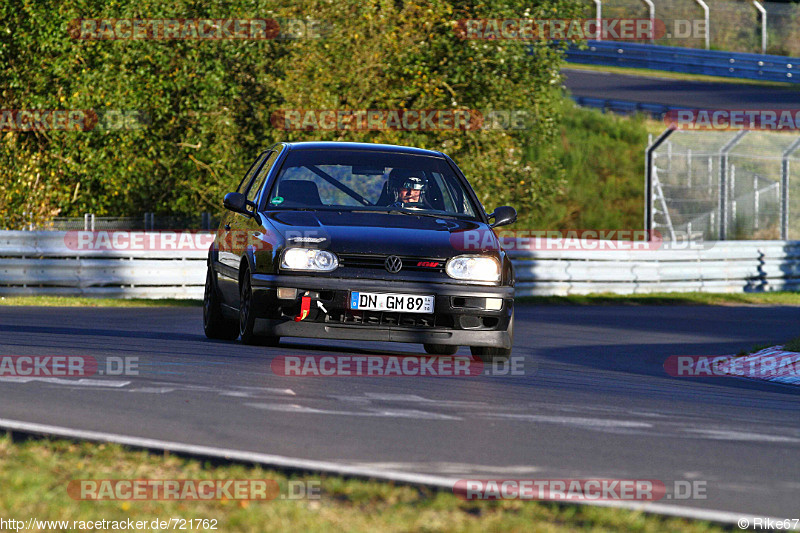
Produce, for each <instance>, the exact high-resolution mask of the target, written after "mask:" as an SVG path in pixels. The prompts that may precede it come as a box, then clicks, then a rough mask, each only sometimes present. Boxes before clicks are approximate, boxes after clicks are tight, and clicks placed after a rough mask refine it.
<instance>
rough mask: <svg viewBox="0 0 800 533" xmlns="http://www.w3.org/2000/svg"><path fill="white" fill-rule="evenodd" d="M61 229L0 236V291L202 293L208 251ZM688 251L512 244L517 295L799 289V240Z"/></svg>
mask: <svg viewBox="0 0 800 533" xmlns="http://www.w3.org/2000/svg"><path fill="white" fill-rule="evenodd" d="M66 235H67V232H63V231H34V232H31V231H4V232H0V295H1V296H11V295H60V296H67V295H71V296H77V295H80V296H96V297H114V298H194V299H199V298H202V296H203V284H204V282H205V272H206V252H205V251H203V250H196V251H181V252H171V251H125V250H118V251H112V252H109V251H92V250H74V249H71V248H70V247H68V246H67V245H66V244H65V242H66V240H65V239H66ZM705 247H706V249H702V250H701V249H697V250H694V249H688V250H604V249H602V247H600V246H596V247H595V248H596V249H595V250H591V249H585V250H516V251H511V252H509V253H510V255H511V257H512V260H513V262H514V267H515V270H516V276H517V295H518V296H530V295H542V296H545V295H568V294H590V293H601V292H612V293H618V294H633V293H647V292H689V291H701V292H763V291H775V290H800V242H791V241H718V242H714V243H708V242H707V243H705Z"/></svg>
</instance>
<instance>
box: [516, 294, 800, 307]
mask: <svg viewBox="0 0 800 533" xmlns="http://www.w3.org/2000/svg"><path fill="white" fill-rule="evenodd" d="M516 302H517V303H523V304H540V305H791V306H800V292H759V293H735V294H715V293H705V292H688V293H680V292H664V293H650V294H589V295H572V296H521V297H518V298H516Z"/></svg>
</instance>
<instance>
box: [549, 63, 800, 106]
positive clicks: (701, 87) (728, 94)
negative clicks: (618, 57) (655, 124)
mask: <svg viewBox="0 0 800 533" xmlns="http://www.w3.org/2000/svg"><path fill="white" fill-rule="evenodd" d="M561 72H562V73H563V74H564V77H565V82H564V85H566V87H567V89H569V91H570V93H571V94H572V95H574V96H583V97H588V98H603V99H609V100H624V101H628V102H637V103H644V104H660V105H666V106H678V107H688V108H693V109H715V108H716V109H797V108H800V86H795V87H796V88H784V87H775V86H769V85H753V84H747V83H745V82H742V83H726V82H705V81H686V80H679V79H670V78H661V77H656V76H652V75H650V76H648V75H647V71H646V70H643V71H642V75H640V76H630V75H626V74H611V73H609V72H601V71H589V70H578V69H570V68H563V69H561Z"/></svg>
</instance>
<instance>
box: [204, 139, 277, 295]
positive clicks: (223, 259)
mask: <svg viewBox="0 0 800 533" xmlns="http://www.w3.org/2000/svg"><path fill="white" fill-rule="evenodd" d="M270 153H271V152H269V151H265V152H262V153H261V154H259V156H258V157H257V158H256V160H255V161H254V162H253V164H252V165H250V168H249V169H248V170H247V172H246V173H245V175H244V177H243V178H242V181H240V182H239V186H238V187H237V188H236V192H239V193H242V194H245V193H246V191H247V190H248V189H249V187H250V184H251V183H252V182H253V178H255V176H256V173H257V172H258V171H259V170H260V169H261V167H262V166H263V164H264V161H266V160H267V157H269V154H270ZM242 218H248V217H247V216H246V215H242V214H240V213H234V212H233V211H227V210H226V211H225V213H224V214H223V216H222V220H221V221H220V225H219V229H218V230H217V240H216V244H217V249H218V253H217V260H218V264H217V265H216V270H217V287H218V288H219V291H220V295H221V296H222V299H223V301H224V302H225V303H227V304H228V305H238V302H239V288H238V286H237V282H238V269H239V255H237V254H236V248H237V247H238V246H237V244H236V242H235V241H236V239H237V238H238V235H237V232H236V230H235V227H236V226H238V225H239V223H240V222H239V221H240V219H242Z"/></svg>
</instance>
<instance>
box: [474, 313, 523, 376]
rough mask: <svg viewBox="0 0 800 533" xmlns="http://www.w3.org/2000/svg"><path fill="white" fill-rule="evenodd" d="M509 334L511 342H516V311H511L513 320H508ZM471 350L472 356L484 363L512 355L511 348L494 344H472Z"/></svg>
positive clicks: (506, 359) (501, 359)
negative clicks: (498, 346)
mask: <svg viewBox="0 0 800 533" xmlns="http://www.w3.org/2000/svg"><path fill="white" fill-rule="evenodd" d="M508 334H509V337H511V344H512V345H513V344H514V312H513V311H512V313H511V320H510V321H509V322H508ZM469 351H470V352H471V353H472V357H474V358H475V359H478V360H480V361H482V362H484V363H494V362H497V361H508V358H509V357H511V348H497V347H494V346H470V347H469Z"/></svg>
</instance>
